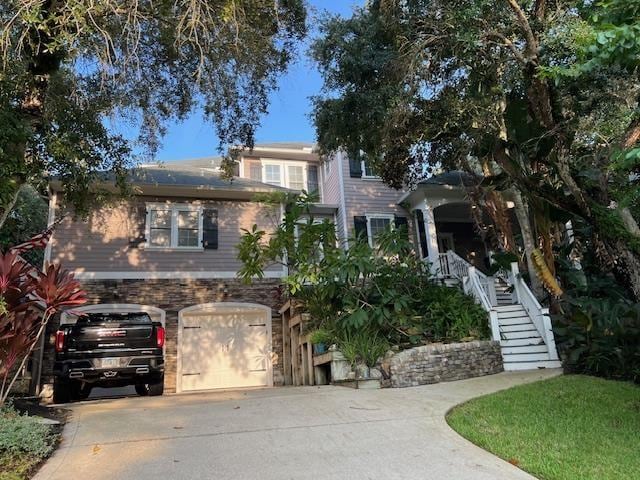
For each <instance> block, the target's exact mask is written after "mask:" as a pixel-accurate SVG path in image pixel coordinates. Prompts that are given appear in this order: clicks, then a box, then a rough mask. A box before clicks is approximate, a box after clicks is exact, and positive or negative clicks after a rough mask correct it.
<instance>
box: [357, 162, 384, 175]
mask: <svg viewBox="0 0 640 480" xmlns="http://www.w3.org/2000/svg"><path fill="white" fill-rule="evenodd" d="M361 163H362V178H380V177H379V176H378V175H377V174H376V172H375V171H374V170H373V168H372V166H371V164H370V163H369V162H368V161H367V160H362V162H361Z"/></svg>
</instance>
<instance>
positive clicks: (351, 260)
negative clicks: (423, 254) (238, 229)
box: [238, 195, 489, 364]
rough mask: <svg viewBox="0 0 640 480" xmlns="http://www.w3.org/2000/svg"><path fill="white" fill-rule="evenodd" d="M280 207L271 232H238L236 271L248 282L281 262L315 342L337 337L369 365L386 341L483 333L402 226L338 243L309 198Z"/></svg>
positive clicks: (482, 319) (476, 314) (483, 317)
mask: <svg viewBox="0 0 640 480" xmlns="http://www.w3.org/2000/svg"><path fill="white" fill-rule="evenodd" d="M263 200H266V198H265V199H263ZM272 200H276V201H281V200H282V197H276V198H272ZM285 211H286V213H285V215H284V219H283V222H282V224H281V225H280V226H279V228H278V229H276V232H275V233H274V234H273V235H271V236H270V237H267V233H266V232H264V231H261V230H257V229H255V228H254V229H253V230H250V231H245V232H244V234H243V237H242V240H241V242H240V245H239V247H238V248H239V254H238V258H239V259H240V260H241V261H242V262H243V268H242V269H241V276H242V278H243V279H244V280H245V281H251V279H252V278H255V277H258V278H259V277H261V276H262V275H263V273H264V270H265V269H266V268H267V267H268V266H269V265H270V264H271V263H274V262H281V263H284V264H285V265H286V266H287V268H288V270H289V275H288V276H287V277H286V279H285V282H286V285H287V289H288V293H289V294H290V295H292V296H295V298H296V299H297V300H298V301H301V302H302V303H303V304H304V305H305V306H306V308H307V310H308V311H309V313H310V316H311V318H312V325H311V328H316V329H320V330H321V332H318V334H317V336H318V337H321V338H322V340H323V342H322V343H336V344H337V345H338V346H339V347H340V348H341V349H344V350H345V351H346V352H348V353H349V352H351V353H350V358H351V357H352V358H353V359H356V358H358V359H359V360H360V361H362V362H364V363H366V364H370V363H371V362H372V361H373V362H374V363H375V360H376V359H377V358H378V357H379V355H376V354H374V353H372V352H378V353H379V352H380V350H386V349H387V348H388V346H389V345H400V346H401V347H410V346H413V345H418V344H423V343H427V342H432V341H455V340H463V339H471V338H487V337H488V336H489V326H488V320H487V314H486V312H485V311H484V310H482V308H481V307H479V306H478V305H476V304H475V303H474V302H473V300H472V299H471V298H470V297H467V296H466V295H464V294H462V293H461V292H459V291H458V290H456V289H452V288H448V287H445V286H441V285H437V284H436V283H434V280H433V278H432V277H431V274H430V273H429V268H428V265H427V264H425V263H424V262H423V261H422V260H421V259H419V258H418V257H417V256H416V255H415V253H414V250H413V248H412V245H411V243H410V242H409V238H408V232H407V231H406V229H405V227H400V228H397V229H393V230H391V229H389V230H387V231H385V232H382V233H380V234H379V235H378V237H377V238H376V239H375V246H374V247H372V246H371V245H370V244H369V242H368V241H367V239H365V238H357V239H352V240H351V241H350V242H349V248H348V249H345V248H342V246H341V245H338V244H337V242H336V237H335V226H334V225H333V224H332V223H331V222H330V221H329V220H323V221H319V219H318V218H317V217H316V216H314V214H313V206H312V199H311V198H309V197H307V196H305V195H303V196H301V197H293V198H291V199H289V203H288V207H287V208H286V209H285ZM283 252H286V255H285V254H283ZM320 333H321V334H320ZM345 355H346V354H345ZM373 356H375V357H376V358H375V359H373ZM354 361H355V360H354Z"/></svg>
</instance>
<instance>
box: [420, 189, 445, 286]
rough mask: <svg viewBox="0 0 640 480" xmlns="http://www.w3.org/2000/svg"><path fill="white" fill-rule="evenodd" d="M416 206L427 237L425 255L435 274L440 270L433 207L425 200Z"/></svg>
mask: <svg viewBox="0 0 640 480" xmlns="http://www.w3.org/2000/svg"><path fill="white" fill-rule="evenodd" d="M418 208H419V209H420V210H421V211H422V217H423V218H424V233H425V236H426V238H427V253H428V255H427V257H428V259H429V262H430V263H431V272H432V273H433V274H434V275H435V274H436V273H437V272H438V271H439V270H440V251H439V250H438V233H437V232H436V221H435V217H434V214H433V208H432V207H431V206H430V205H428V204H427V202H426V201H425V202H423V203H421V204H420V205H419V206H418Z"/></svg>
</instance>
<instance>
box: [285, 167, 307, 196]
mask: <svg viewBox="0 0 640 480" xmlns="http://www.w3.org/2000/svg"><path fill="white" fill-rule="evenodd" d="M287 168H288V179H289V185H288V187H289V188H291V189H293V190H305V189H306V186H305V182H304V167H302V166H300V165H289V166H288V167H287Z"/></svg>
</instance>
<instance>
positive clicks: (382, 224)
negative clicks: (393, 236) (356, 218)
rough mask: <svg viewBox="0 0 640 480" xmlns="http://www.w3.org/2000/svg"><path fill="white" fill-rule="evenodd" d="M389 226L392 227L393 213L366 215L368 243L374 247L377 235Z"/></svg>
mask: <svg viewBox="0 0 640 480" xmlns="http://www.w3.org/2000/svg"><path fill="white" fill-rule="evenodd" d="M389 227H391V228H393V215H367V236H368V237H369V245H371V246H372V247H376V246H377V244H378V242H377V237H378V235H379V234H380V233H382V232H384V231H385V230H386V229H388V228H389Z"/></svg>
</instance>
